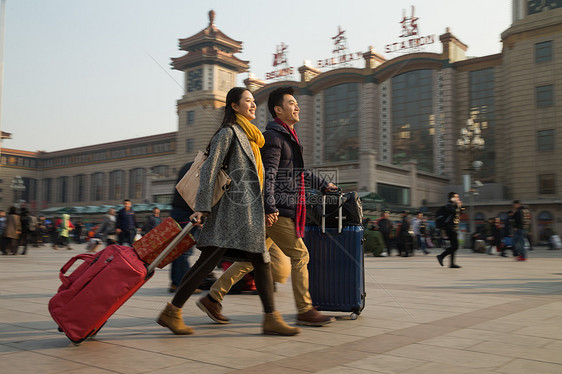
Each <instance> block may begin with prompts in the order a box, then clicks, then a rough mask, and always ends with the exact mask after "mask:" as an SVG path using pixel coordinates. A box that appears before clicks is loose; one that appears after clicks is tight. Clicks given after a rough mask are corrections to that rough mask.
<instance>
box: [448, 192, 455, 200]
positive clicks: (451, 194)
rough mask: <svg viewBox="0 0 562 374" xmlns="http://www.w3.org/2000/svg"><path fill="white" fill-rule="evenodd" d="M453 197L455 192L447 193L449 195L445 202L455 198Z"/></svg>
mask: <svg viewBox="0 0 562 374" xmlns="http://www.w3.org/2000/svg"><path fill="white" fill-rule="evenodd" d="M455 195H457V193H456V192H449V194H448V195H447V200H451V198H453V197H455Z"/></svg>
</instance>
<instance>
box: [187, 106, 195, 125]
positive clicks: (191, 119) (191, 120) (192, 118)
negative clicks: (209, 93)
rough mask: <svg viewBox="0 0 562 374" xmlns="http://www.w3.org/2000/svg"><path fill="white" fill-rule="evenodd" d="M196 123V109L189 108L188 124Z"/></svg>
mask: <svg viewBox="0 0 562 374" xmlns="http://www.w3.org/2000/svg"><path fill="white" fill-rule="evenodd" d="M194 123H195V111H194V110H188V111H187V124H188V125H193V124H194Z"/></svg>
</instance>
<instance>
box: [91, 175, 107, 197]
mask: <svg viewBox="0 0 562 374" xmlns="http://www.w3.org/2000/svg"><path fill="white" fill-rule="evenodd" d="M104 183H105V175H104V173H101V172H99V173H94V174H92V183H91V186H92V194H91V200H92V201H101V200H103V198H104Z"/></svg>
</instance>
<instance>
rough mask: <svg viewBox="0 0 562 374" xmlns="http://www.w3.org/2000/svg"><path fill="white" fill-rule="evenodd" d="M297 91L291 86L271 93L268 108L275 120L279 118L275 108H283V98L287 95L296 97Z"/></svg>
mask: <svg viewBox="0 0 562 374" xmlns="http://www.w3.org/2000/svg"><path fill="white" fill-rule="evenodd" d="M294 93H295V89H294V88H293V87H290V86H284V87H279V88H276V89H274V90H273V91H271V93H270V94H269V99H267V108H268V109H269V113H270V114H271V116H272V117H273V118H276V117H277V114H276V113H275V107H276V106H280V107H283V97H284V96H285V95H294Z"/></svg>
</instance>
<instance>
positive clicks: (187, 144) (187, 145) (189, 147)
mask: <svg viewBox="0 0 562 374" xmlns="http://www.w3.org/2000/svg"><path fill="white" fill-rule="evenodd" d="M193 149H194V146H193V139H186V141H185V151H186V152H187V153H190V152H193Z"/></svg>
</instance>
